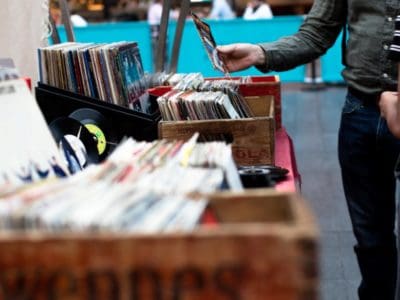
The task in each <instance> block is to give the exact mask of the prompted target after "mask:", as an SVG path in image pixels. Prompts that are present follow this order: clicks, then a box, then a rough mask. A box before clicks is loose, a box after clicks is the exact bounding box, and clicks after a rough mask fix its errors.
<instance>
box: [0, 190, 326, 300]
mask: <svg viewBox="0 0 400 300" xmlns="http://www.w3.org/2000/svg"><path fill="white" fill-rule="evenodd" d="M209 200H210V204H209V209H210V210H211V211H212V212H213V213H214V214H215V216H216V218H217V220H218V223H216V224H203V225H199V227H198V228H196V229H195V230H194V231H192V232H190V233H174V234H171V233H168V234H118V233H96V234H95V233H93V234H85V233H81V234H72V233H65V234H50V233H48V234H46V233H39V232H32V233H15V232H0V251H1V255H0V299H25V298H26V297H29V299H82V300H83V299H114V300H119V299H121V300H127V299H138V300H139V299H143V300H148V299H150V300H151V299H168V300H173V299H186V300H192V299H193V300H199V299H202V300H205V299H213V300H219V299H221V300H222V299H224V300H225V299H246V300H265V299H268V300H294V299H296V300H316V299H317V298H318V297H317V288H318V277H319V276H318V272H317V270H318V245H317V240H318V230H317V228H316V224H315V220H314V219H313V216H312V214H311V212H310V210H309V208H308V206H307V205H306V203H305V201H304V200H303V199H302V198H301V197H300V196H299V195H296V194H292V193H279V192H277V191H274V190H268V189H257V190H246V191H245V192H242V193H232V192H223V193H217V194H214V195H211V196H210V197H209Z"/></svg>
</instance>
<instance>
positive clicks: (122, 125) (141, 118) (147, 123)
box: [35, 83, 161, 143]
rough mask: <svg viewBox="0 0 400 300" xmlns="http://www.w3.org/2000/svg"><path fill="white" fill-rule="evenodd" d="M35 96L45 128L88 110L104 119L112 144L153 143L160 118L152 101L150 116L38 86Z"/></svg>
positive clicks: (57, 89) (60, 90)
mask: <svg viewBox="0 0 400 300" xmlns="http://www.w3.org/2000/svg"><path fill="white" fill-rule="evenodd" d="M35 94H36V101H37V102H38V105H39V107H40V109H41V111H42V113H43V115H44V117H45V119H46V121H47V123H48V124H49V123H50V122H52V121H53V120H55V119H57V118H59V117H68V116H69V115H70V114H71V113H73V112H74V111H76V110H78V109H82V108H89V109H93V110H95V111H98V112H99V113H100V114H101V115H103V116H104V122H103V123H106V124H105V125H106V126H107V127H108V128H109V131H110V132H111V134H112V140H113V141H114V142H116V143H117V142H119V141H120V140H121V139H122V138H123V137H125V136H131V137H133V138H135V139H137V140H144V141H152V140H155V139H157V124H158V121H159V120H160V118H161V116H160V112H159V111H158V106H157V103H156V102H155V100H154V99H153V101H152V102H151V106H150V111H151V113H150V114H145V113H142V112H138V111H134V110H131V109H128V108H125V107H122V106H118V105H115V104H112V103H107V102H105V101H101V100H98V99H94V98H91V97H87V96H84V95H80V94H77V93H73V92H69V91H65V90H62V89H59V88H56V87H52V86H49V85H46V84H42V83H38V86H37V87H36V88H35Z"/></svg>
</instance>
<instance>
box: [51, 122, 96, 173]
mask: <svg viewBox="0 0 400 300" xmlns="http://www.w3.org/2000/svg"><path fill="white" fill-rule="evenodd" d="M49 128H50V131H51V133H52V135H53V137H54V139H55V141H56V143H57V145H58V147H59V149H60V151H61V153H62V155H63V157H64V158H65V159H66V161H67V163H68V167H69V169H70V171H71V173H75V172H76V171H77V170H79V169H83V168H85V167H86V166H87V165H89V164H92V163H97V162H98V161H99V155H98V153H97V149H96V139H95V137H94V135H93V134H92V133H90V132H89V130H88V129H87V128H86V127H85V126H84V125H83V124H81V123H80V122H78V121H77V120H74V119H72V118H65V117H61V118H57V119H55V120H54V121H52V122H51V123H50V125H49Z"/></svg>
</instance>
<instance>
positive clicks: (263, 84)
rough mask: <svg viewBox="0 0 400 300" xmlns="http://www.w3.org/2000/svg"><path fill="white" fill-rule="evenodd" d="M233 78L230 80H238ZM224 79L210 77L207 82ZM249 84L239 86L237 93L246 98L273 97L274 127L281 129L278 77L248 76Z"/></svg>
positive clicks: (280, 101) (279, 84)
mask: <svg viewBox="0 0 400 300" xmlns="http://www.w3.org/2000/svg"><path fill="white" fill-rule="evenodd" d="M238 78H239V77H233V78H232V79H238ZM221 79H226V77H210V78H207V80H221ZM250 81H251V82H249V83H242V84H240V85H239V91H240V92H241V93H242V94H243V95H247V96H273V99H274V114H275V127H276V128H277V129H279V128H281V127H282V100H281V82H280V78H279V76H278V75H272V76H271V75H268V76H250Z"/></svg>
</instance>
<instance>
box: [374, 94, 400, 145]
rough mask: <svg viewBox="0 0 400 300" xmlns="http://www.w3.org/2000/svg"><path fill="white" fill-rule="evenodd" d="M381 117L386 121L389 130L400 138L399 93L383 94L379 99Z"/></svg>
mask: <svg viewBox="0 0 400 300" xmlns="http://www.w3.org/2000/svg"><path fill="white" fill-rule="evenodd" d="M379 108H380V110H381V116H382V117H383V118H385V119H386V122H387V124H388V127H389V130H390V131H391V132H392V133H393V135H394V136H396V137H398V138H400V102H399V96H398V93H395V92H383V93H382V94H381V97H380V99H379Z"/></svg>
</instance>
